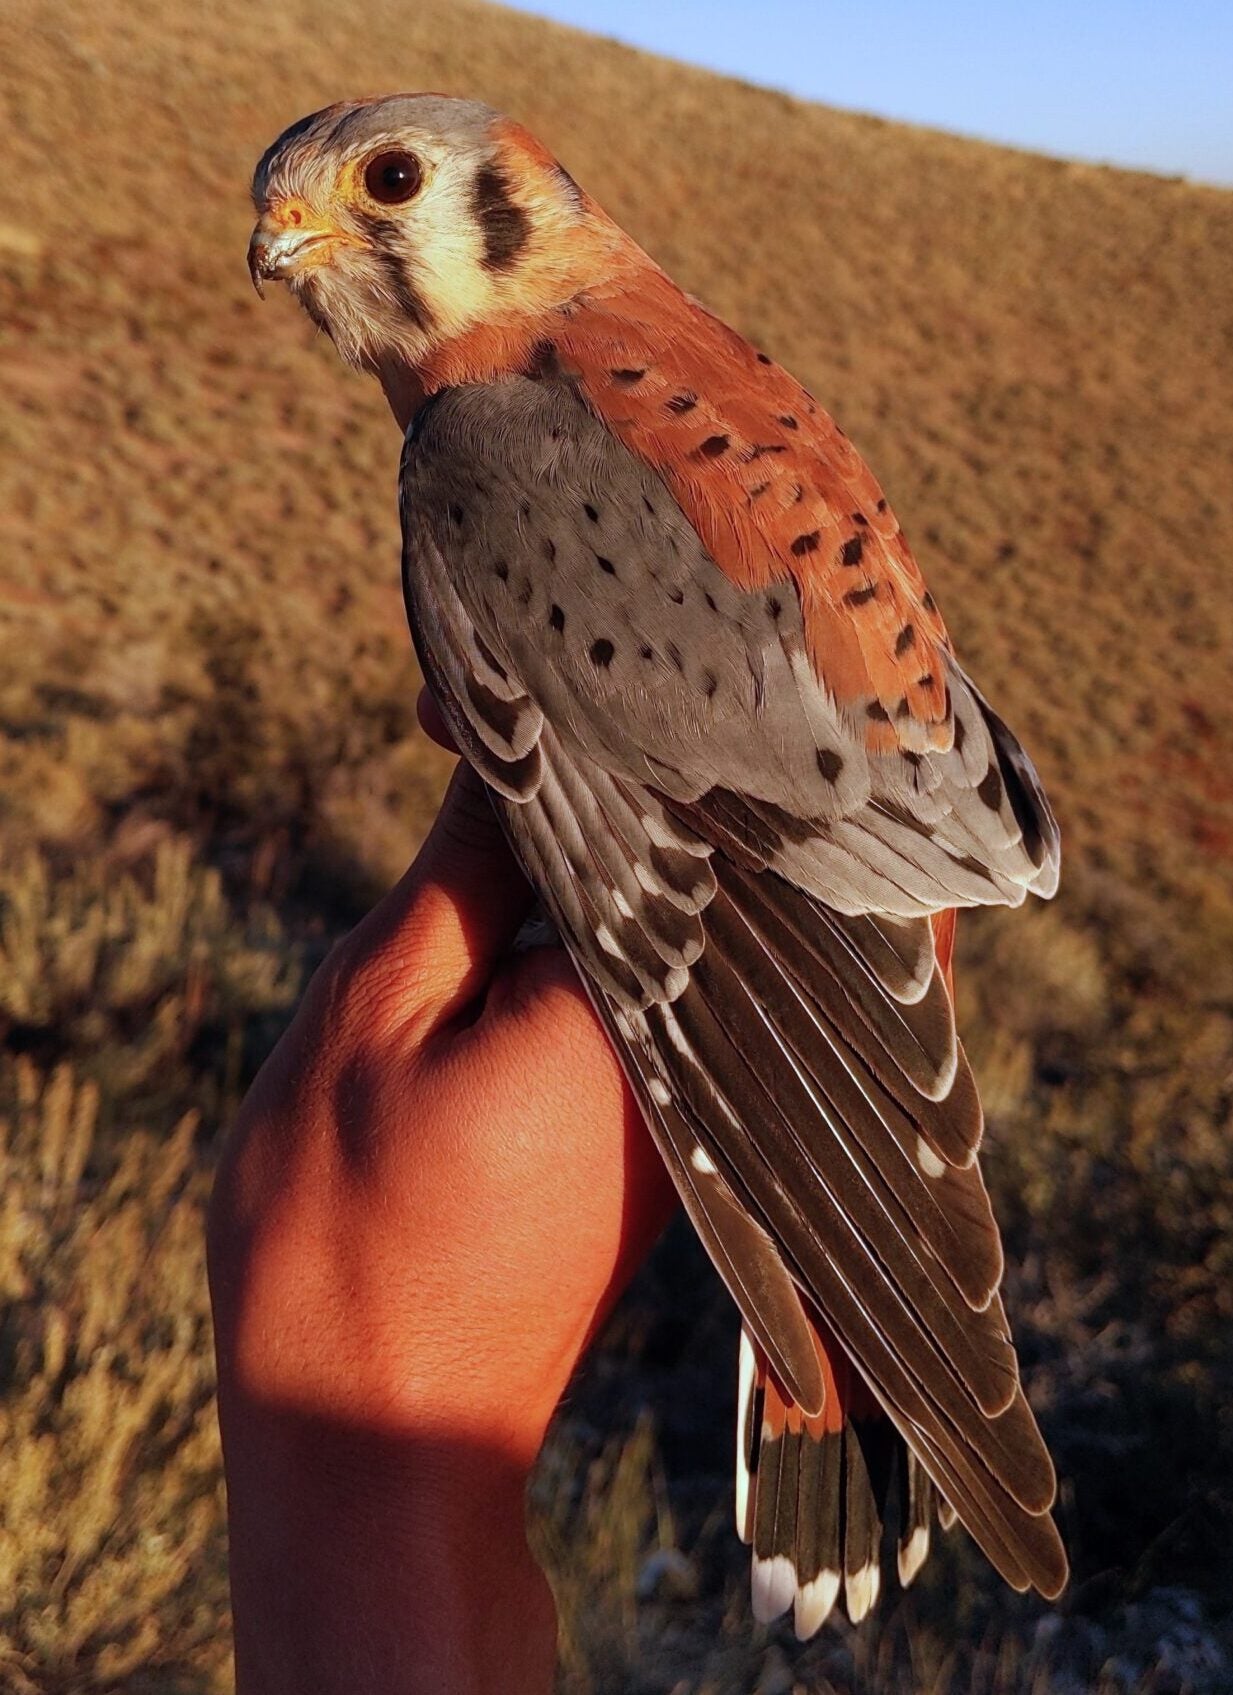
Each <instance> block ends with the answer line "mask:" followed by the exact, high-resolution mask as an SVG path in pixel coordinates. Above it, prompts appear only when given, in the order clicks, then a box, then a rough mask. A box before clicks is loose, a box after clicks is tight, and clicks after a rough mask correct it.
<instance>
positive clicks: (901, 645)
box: [895, 624, 916, 659]
mask: <svg viewBox="0 0 1233 1695" xmlns="http://www.w3.org/2000/svg"><path fill="white" fill-rule="evenodd" d="M915 642H916V626H915V625H914V624H905V625H904V626H903V628H902V630H900V632H899V634H898V635H897V636H896V637H895V658H896V659H902V658H903V656H904V654H905V653H906V652H907V651H908V649H909V648H910V647H912V646H914V645H915Z"/></svg>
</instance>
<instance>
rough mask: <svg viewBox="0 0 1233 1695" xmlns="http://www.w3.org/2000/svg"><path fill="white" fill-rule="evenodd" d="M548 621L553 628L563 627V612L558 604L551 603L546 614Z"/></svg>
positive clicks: (558, 629)
mask: <svg viewBox="0 0 1233 1695" xmlns="http://www.w3.org/2000/svg"><path fill="white" fill-rule="evenodd" d="M548 622H549V623H550V624H551V625H552V627H553V629H554V630H557V631H560V630H563V629H564V628H565V614H564V612H562V610H561V608H560V607H559V606H557V605H555V604H554V605H553V608H552V611H551V612H550V613H549V614H548Z"/></svg>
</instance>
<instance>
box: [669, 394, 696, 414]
mask: <svg viewBox="0 0 1233 1695" xmlns="http://www.w3.org/2000/svg"><path fill="white" fill-rule="evenodd" d="M697 404H698V396H697V395H696V394H674V395H673V396H672V399H671V400H670V401H668V403H667V406H668V410H669V412H675V414H676V416H677V417H678V418H679V417H681V416H682V415H683V414H684V413H686V412H692V411H693V409H694V407H695V406H696V405H697Z"/></svg>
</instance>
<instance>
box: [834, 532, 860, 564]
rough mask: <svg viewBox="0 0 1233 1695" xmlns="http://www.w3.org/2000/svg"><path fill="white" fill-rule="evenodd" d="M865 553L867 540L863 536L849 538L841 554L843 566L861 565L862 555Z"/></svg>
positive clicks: (840, 558)
mask: <svg viewBox="0 0 1233 1695" xmlns="http://www.w3.org/2000/svg"><path fill="white" fill-rule="evenodd" d="M864 551H865V538H864V536H862V535H855V536H849V537H848V539H847V541H845V542H844V544H843V547H842V549H841V550H840V554H839V562H840V564H841V565H859V564H860V562H861V555H862V554H863V553H864Z"/></svg>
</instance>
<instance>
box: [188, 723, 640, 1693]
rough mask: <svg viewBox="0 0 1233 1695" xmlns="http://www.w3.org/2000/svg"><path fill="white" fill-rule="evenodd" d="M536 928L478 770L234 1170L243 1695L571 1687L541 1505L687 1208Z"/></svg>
mask: <svg viewBox="0 0 1233 1695" xmlns="http://www.w3.org/2000/svg"><path fill="white" fill-rule="evenodd" d="M421 715H422V717H424V718H425V720H426V722H427V724H428V727H429V728H430V730H434V731H435V733H437V734H438V736H439V735H440V734H441V731H440V727H439V721H437V720H435V717H434V714H433V713H432V710H431V708H430V707H423V706H422V709H421ZM530 903H531V896H530V891H529V889H528V888H527V885H526V883H525V881H524V880H523V878H522V876H521V874H520V872H519V870H518V868H517V865H516V864H515V862H514V860H513V858H512V856H511V854H510V851H509V849H508V847H507V845H506V843H505V841H504V838H503V837H502V836H501V833H500V831H499V828H498V826H497V824H496V821H495V818H494V816H493V814H492V811H491V808H490V807H489V805H488V802H487V799H486V797H485V796H484V794H483V792H482V789H481V788H480V785H479V783H478V780H477V779H476V778H475V777H474V775H473V774H472V773H471V772H470V771H469V770H468V769H467V768H465V767H460V769H459V771H458V772H457V773H456V774H455V777H454V780H453V782H452V784H451V786H450V789H449V792H448V794H447V797H446V800H445V802H444V805H443V807H442V810H441V814H440V816H439V817H438V819H437V822H436V824H435V826H434V828H433V830H432V832H431V834H430V835H429V837H428V840H427V841H426V842H425V844H424V847H423V849H422V851H421V852H420V854H419V856H418V857H417V859H416V861H415V863H414V864H413V865H412V867H411V869H410V870H409V871H408V872H407V874H406V876H405V877H404V878H403V879H402V881H401V882H400V883H399V884H398V885H397V887H396V888H394V889H393V890H392V891H391V892H390V893H389V894H388V895H387V896H386V897H385V899H384V900H382V901H381V902H380V904H379V905H378V906H377V907H375V908H374V910H373V911H372V912H371V913H370V914H369V915H368V917H367V918H365V919H364V921H363V922H362V923H361V924H360V925H359V926H358V928H357V929H356V930H355V931H354V932H353V933H352V934H351V935H350V936H349V937H348V938H347V939H346V940H345V941H344V942H342V943H341V944H340V945H339V946H338V947H337V948H335V950H334V951H333V953H332V954H331V955H330V957H329V959H328V960H327V961H326V962H325V964H324V965H323V966H322V967H321V969H320V970H319V971H318V973H317V974H316V976H315V977H314V978H313V980H312V982H311V984H310V985H309V987H308V990H307V992H306V994H305V996H304V1000H303V1003H302V1005H301V1006H300V1009H299V1011H298V1013H297V1015H296V1017H295V1019H294V1021H293V1023H292V1024H291V1026H290V1028H289V1029H288V1030H287V1032H286V1034H285V1035H284V1036H283V1038H282V1040H281V1041H280V1043H279V1044H278V1046H277V1048H276V1049H275V1050H274V1052H273V1054H272V1055H271V1056H270V1058H269V1060H268V1061H267V1062H266V1064H265V1066H264V1067H263V1069H262V1071H261V1073H260V1075H259V1076H258V1078H257V1080H256V1082H255V1083H254V1085H253V1087H252V1090H251V1091H250V1093H249V1095H248V1098H247V1099H246V1100H245V1102H244V1104H243V1107H242V1108H241V1111H240V1114H239V1117H238V1120H237V1122H236V1125H235V1127H234V1130H233V1132H232V1134H231V1136H230V1138H229V1140H228V1143H227V1146H226V1148H225V1151H224V1154H223V1158H222V1161H221V1164H220V1168H219V1173H218V1178H217V1181H216V1185H215V1191H214V1197H213V1200H212V1203H211V1209H210V1221H209V1266H210V1286H211V1293H212V1298H213V1303H214V1319H215V1342H216V1348H217V1354H218V1375H219V1417H220V1423H221V1427H222V1436H223V1454H224V1463H225V1469H226V1480H227V1497H228V1518H229V1526H230V1539H231V1585H232V1601H233V1611H234V1619H235V1640H236V1678H237V1682H236V1688H237V1695H305V1692H306V1691H309V1690H311V1691H313V1695H428V1692H430V1691H431V1692H432V1695H489V1692H492V1695H496V1692H497V1691H500V1692H501V1695H546V1692H547V1691H549V1690H550V1689H551V1688H552V1684H553V1669H554V1662H555V1614H554V1610H553V1605H552V1599H551V1595H550V1592H549V1590H548V1587H547V1584H546V1582H545V1579H544V1577H543V1575H542V1573H541V1572H540V1570H539V1568H538V1567H537V1566H536V1564H535V1561H534V1559H533V1558H532V1556H531V1553H530V1551H529V1549H528V1546H527V1540H526V1527H525V1513H524V1492H525V1486H526V1480H527V1477H528V1474H529V1472H530V1468H531V1466H532V1464H533V1462H534V1460H535V1456H536V1454H537V1453H538V1451H539V1448H540V1446H541V1444H542V1442H543V1439H544V1435H545V1432H546V1430H547V1427H548V1423H549V1420H550V1419H551V1417H552V1414H553V1411H554V1409H555V1407H556V1405H557V1402H558V1400H559V1399H560V1396H561V1394H562V1392H563V1390H564V1389H565V1387H566V1385H567V1383H568V1381H569V1378H570V1376H571V1374H572V1372H573V1370H574V1368H575V1366H576V1365H577V1363H578V1360H579V1359H580V1357H581V1356H582V1354H583V1353H584V1352H585V1350H586V1347H587V1345H588V1343H589V1342H590V1340H591V1338H592V1337H593V1336H594V1334H595V1332H596V1329H597V1327H598V1326H599V1325H600V1324H601V1323H602V1321H603V1319H604V1316H605V1315H606V1313H607V1312H608V1311H609V1309H610V1308H611V1306H612V1303H613V1301H614V1300H615V1299H616V1297H617V1295H618V1294H619V1293H620V1291H621V1289H622V1288H623V1287H624V1286H625V1284H626V1282H627V1281H628V1279H629V1277H630V1276H631V1274H632V1272H633V1271H634V1269H635V1268H636V1266H637V1265H638V1263H639V1262H640V1261H641V1260H642V1259H643V1257H644V1256H645V1254H646V1253H647V1251H648V1249H649V1247H650V1246H651V1244H652V1242H653V1241H654V1239H655V1237H656V1236H657V1235H658V1233H659V1232H660V1230H661V1229H662V1227H663V1225H664V1223H665V1221H666V1220H667V1218H668V1216H669V1214H670V1212H671V1210H672V1206H673V1195H672V1189H671V1184H670V1182H669V1179H668V1177H667V1174H666V1172H665V1170H664V1168H663V1165H662V1164H661V1162H660V1160H659V1157H658V1155H657V1154H656V1152H655V1150H654V1148H653V1146H652V1144H651V1142H650V1139H649V1137H648V1135H647V1132H646V1130H645V1127H644V1125H643V1123H642V1120H641V1118H640V1115H639V1113H638V1111H637V1109H636V1107H635V1106H634V1103H633V1101H632V1099H631V1097H630V1095H629V1092H628V1090H627V1088H626V1086H625V1083H624V1080H623V1078H622V1075H621V1073H620V1070H619V1068H618V1066H617V1063H616V1060H615V1058H614V1057H613V1055H612V1052H611V1050H610V1048H609V1047H608V1044H607V1042H606V1041H605V1040H604V1037H603V1035H602V1033H601V1032H600V1030H599V1028H598V1026H597V1024H596V1022H595V1019H594V1016H593V1014H592V1012H591V1009H590V1007H589V1004H588V1002H587V999H586V996H585V994H584V992H583V990H582V988H581V986H580V984H579V983H578V980H577V978H576V975H575V973H574V970H573V967H572V966H571V964H570V963H569V961H568V959H567V958H566V956H565V954H564V953H563V952H562V951H561V950H560V949H558V948H538V949H534V950H532V951H530V952H523V953H519V954H516V955H511V954H510V952H509V948H510V944H511V942H512V941H513V938H514V936H515V935H516V933H517V931H518V929H519V926H520V925H521V923H522V921H523V919H524V918H525V916H526V914H527V911H528V909H529V907H530Z"/></svg>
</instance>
